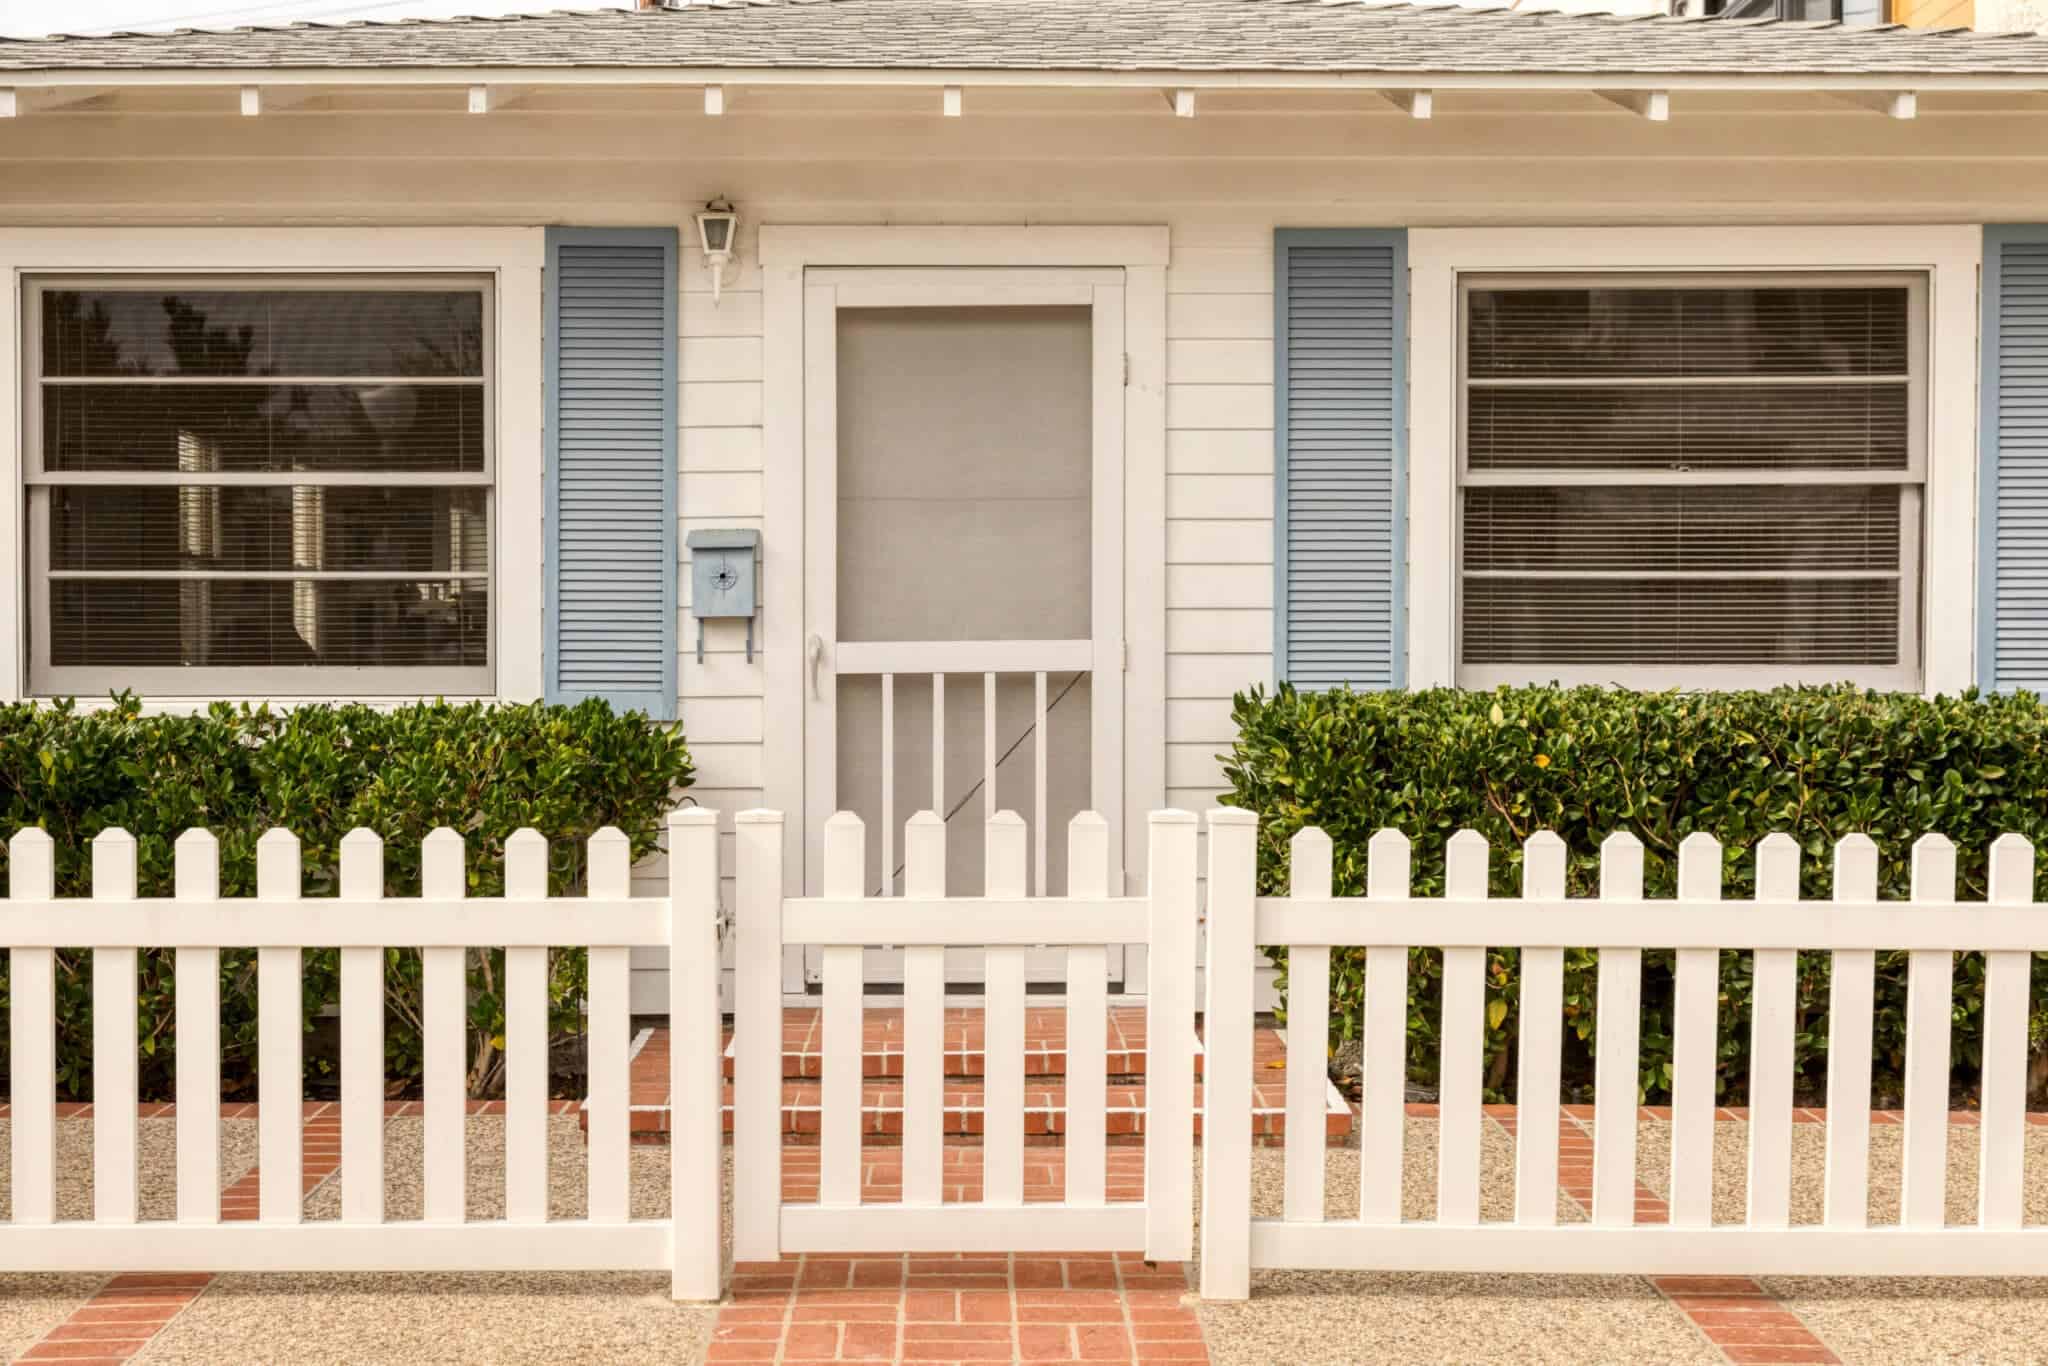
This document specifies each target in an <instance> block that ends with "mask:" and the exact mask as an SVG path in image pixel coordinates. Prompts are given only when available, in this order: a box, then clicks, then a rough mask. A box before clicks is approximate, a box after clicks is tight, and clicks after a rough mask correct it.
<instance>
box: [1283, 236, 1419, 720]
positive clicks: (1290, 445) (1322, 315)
mask: <svg viewBox="0 0 2048 1366" xmlns="http://www.w3.org/2000/svg"><path fill="white" fill-rule="evenodd" d="M1274 272H1275V279H1274V307H1275V317H1274V331H1273V335H1274V353H1275V354H1274V366H1275V373H1274V380H1275V385H1276V388H1275V395H1274V398H1275V413H1274V415H1275V421H1274V429H1275V430H1274V475H1275V480H1274V483H1275V491H1274V497H1275V505H1274V521H1275V525H1274V547H1273V559H1274V570H1275V585H1274V589H1275V596H1274V652H1275V660H1274V664H1275V668H1276V671H1277V673H1278V675H1279V677H1280V678H1281V679H1282V680H1283V681H1285V682H1289V683H1292V684H1294V685H1295V686H1296V687H1298V688H1302V689H1304V690H1316V689H1323V688H1332V687H1338V686H1341V685H1347V684H1348V685H1349V686H1351V687H1354V688H1398V687H1400V686H1402V684H1403V682H1404V681H1405V660H1404V638H1405V630H1406V623H1405V612H1404V606H1405V604H1404V601H1403V597H1404V592H1405V584H1404V581H1403V580H1404V573H1403V565H1404V561H1405V554H1404V540H1405V535H1404V523H1405V518H1406V506H1405V504H1406V499H1405V496H1404V490H1405V478H1406V463H1407V461H1406V451H1407V431H1408V423H1407V343H1408V251H1407V234H1406V233H1403V232H1401V231H1399V230H1389V229H1373V228H1346V229H1317V230H1308V229H1283V230H1281V231H1280V232H1279V233H1278V234H1277V235H1276V236H1275V239H1274Z"/></svg>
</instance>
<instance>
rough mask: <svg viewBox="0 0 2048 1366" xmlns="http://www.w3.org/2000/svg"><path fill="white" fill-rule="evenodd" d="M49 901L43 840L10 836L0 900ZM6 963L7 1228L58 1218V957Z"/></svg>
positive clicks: (20, 955) (28, 955)
mask: <svg viewBox="0 0 2048 1366" xmlns="http://www.w3.org/2000/svg"><path fill="white" fill-rule="evenodd" d="M56 894H57V859H56V849H55V846H54V845H53V844H52V842H51V840H50V837H49V835H47V834H46V833H44V832H43V831H41V830H33V829H31V830H21V831H17V832H16V834H15V836H14V838H13V839H12V840H10V841H9V842H8V845H7V895H8V896H9V897H10V898H11V899H13V900H15V901H49V900H51V899H53V898H54V897H55V896H56ZM9 959H10V962H9V968H10V970H11V972H10V980H9V983H8V987H9V991H10V995H9V998H8V1002H7V1005H8V1034H7V1038H8V1043H9V1044H10V1046H11V1052H12V1057H11V1058H10V1061H11V1062H12V1064H13V1072H14V1076H13V1090H12V1092H11V1094H10V1095H9V1096H8V1099H9V1100H10V1101H12V1102H13V1110H12V1112H11V1113H12V1115H13V1119H14V1123H13V1134H12V1138H13V1140H14V1143H13V1149H14V1222H15V1223H17V1224H48V1223H54V1222H55V1221H56V1218H57V955H56V951H55V950H54V949H15V950H14V951H13V952H12V953H11V954H9Z"/></svg>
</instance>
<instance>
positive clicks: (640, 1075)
mask: <svg viewBox="0 0 2048 1366" xmlns="http://www.w3.org/2000/svg"><path fill="white" fill-rule="evenodd" d="M1054 1013H1057V1012H1054ZM1139 1013H1140V1014H1142V1012H1139ZM882 1056H886V1055H882ZM894 1056H895V1058H896V1060H897V1065H898V1067H899V1068H900V1064H901V1057H902V1055H901V1053H900V1052H899V1053H897V1054H895V1055H894ZM1285 1056H1286V1044H1285V1041H1284V1040H1283V1039H1282V1038H1281V1036H1280V1034H1279V1033H1278V1031H1276V1030H1272V1029H1262V1030H1260V1031H1259V1032H1258V1034H1257V1036H1256V1038H1255V1040H1254V1046H1253V1058H1252V1067H1253V1074H1252V1093H1253V1114H1252V1133H1253V1135H1254V1137H1255V1138H1258V1139H1262V1140H1266V1141H1275V1140H1278V1139H1279V1138H1280V1137H1282V1136H1283V1135H1284V1134H1285V1133H1286V1130H1287V1114H1286V1105H1287V1099H1286V1072H1285V1070H1284V1068H1283V1067H1281V1066H1279V1065H1278V1064H1280V1063H1282V1061H1283V1060H1284V1058H1285ZM1113 1065H1114V1064H1113ZM668 1067H669V1052H668V1031H667V1030H666V1029H664V1028H653V1029H648V1030H643V1031H642V1032H641V1034H640V1036H639V1037H638V1038H637V1039H636V1040H635V1053H634V1057H633V1068H632V1107H633V1108H632V1115H631V1121H630V1122H631V1127H632V1130H633V1132H634V1133H635V1134H636V1135H638V1136H642V1137H653V1136H658V1135H662V1134H666V1133H667V1132H668V1129H669V1107H668ZM820 1093H821V1085H820V1082H819V1080H818V1079H817V1078H816V1077H814V1076H813V1077H805V1076H798V1077H785V1078H784V1079H783V1083H782V1132H783V1133H784V1134H785V1135H787V1136H790V1137H792V1138H794V1139H796V1141H799V1142H801V1141H804V1140H805V1139H806V1138H815V1136H816V1134H817V1133H818V1128H819V1118H820V1109H819V1106H820ZM984 1095H985V1084H984V1082H983V1080H982V1078H981V1077H980V1076H979V1075H967V1076H956V1077H950V1078H948V1079H947V1081H946V1083H945V1094H944V1100H943V1102H942V1103H943V1106H944V1112H945V1120H944V1132H945V1134H946V1135H947V1136H948V1137H950V1138H964V1139H970V1140H971V1139H975V1138H978V1137H979V1136H980V1135H981V1134H982V1132H983V1130H984V1126H985V1120H986V1114H985V1111H986V1106H985V1103H984ZM1195 1097H1196V1098H1195V1104H1196V1108H1197V1113H1196V1117H1195V1132H1196V1133H1198V1134H1199V1133H1200V1132H1201V1124H1202V1120H1201V1115H1200V1106H1201V1087H1200V1086H1199V1085H1197V1087H1196V1091H1195ZM1323 1120H1324V1132H1325V1134H1326V1135H1327V1136H1328V1138H1329V1139H1330V1140H1331V1141H1333V1142H1340V1141H1342V1140H1343V1139H1344V1138H1345V1137H1346V1136H1348V1135H1349V1134H1350V1133H1351V1130H1352V1124H1353V1116H1352V1110H1351V1107H1350V1105H1349V1104H1348V1103H1346V1101H1345V1100H1344V1098H1343V1096H1342V1095H1340V1094H1339V1093H1338V1091H1337V1090H1336V1088H1335V1087H1332V1086H1329V1085H1328V1084H1327V1083H1325V1086H1324V1115H1323ZM1066 1125H1067V1093H1066V1079H1065V1077H1064V1076H1061V1075H1058V1074H1053V1075H1041V1076H1033V1077H1028V1078H1027V1080H1026V1081H1025V1084H1024V1132H1025V1134H1026V1135H1027V1137H1035V1138H1040V1139H1043V1140H1046V1141H1049V1142H1058V1141H1059V1140H1060V1138H1061V1136H1062V1135H1064V1134H1065V1133H1066ZM724 1128H725V1130H726V1132H727V1133H730V1132H731V1131H732V1085H731V1083H730V1082H728V1083H727V1084H726V1087H725V1101H724ZM1104 1129H1105V1132H1106V1133H1107V1134H1108V1135H1110V1136H1112V1137H1113V1138H1135V1137H1138V1136H1141V1135H1142V1134H1143V1133H1144V1132H1145V1081H1144V1077H1143V1074H1142V1073H1139V1074H1135V1075H1133V1074H1129V1073H1125V1074H1122V1075H1121V1076H1119V1077H1116V1078H1115V1079H1113V1080H1112V1081H1111V1082H1110V1083H1109V1085H1108V1087H1107V1090H1106V1094H1105V1097H1104ZM861 1132H862V1133H863V1134H865V1135H870V1136H875V1137H880V1138H883V1139H889V1138H898V1137H900V1136H901V1135H902V1133H903V1082H902V1079H901V1077H900V1076H880V1077H875V1076H869V1077H866V1078H864V1079H863V1081H862V1085H861Z"/></svg>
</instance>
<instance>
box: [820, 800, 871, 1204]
mask: <svg viewBox="0 0 2048 1366" xmlns="http://www.w3.org/2000/svg"><path fill="white" fill-rule="evenodd" d="M824 867H825V878H824V890H825V895H826V896H831V897H846V898H849V899H857V898H859V897H860V895H861V889H862V887H863V885H864V884H865V883H866V881H867V879H866V876H865V873H866V869H867V830H866V827H865V826H863V825H862V824H861V819H860V817H859V816H856V815H854V814H853V813H852V812H851V811H841V812H838V813H836V814H835V815H833V816H832V818H831V819H829V820H827V821H826V822H825V829H824ZM861 954H862V949H861V947H860V946H859V945H858V944H830V945H827V946H826V947H825V950H824V953H823V958H822V969H823V975H824V985H825V993H824V1003H823V1015H822V1018H821V1020H820V1024H821V1026H822V1028H821V1030H820V1033H821V1035H822V1037H823V1040H824V1074H823V1076H822V1077H821V1078H820V1080H819V1086H818V1143H819V1153H818V1203H820V1204H823V1205H838V1206H850V1205H858V1204H859V1203H860V1137H861V1113H860V1101H861V1045H862V1038H861V1014H860V997H861Z"/></svg>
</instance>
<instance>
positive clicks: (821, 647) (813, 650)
mask: <svg viewBox="0 0 2048 1366" xmlns="http://www.w3.org/2000/svg"><path fill="white" fill-rule="evenodd" d="M804 651H805V653H806V654H807V655H809V657H810V661H811V696H812V697H813V698H814V699H818V700H821V701H822V700H823V698H824V696H825V695H824V694H823V693H821V692H819V691H818V666H819V665H820V664H823V663H824V662H825V642H824V640H823V639H822V638H820V637H819V636H818V635H817V634H816V633H815V632H813V633H812V635H811V638H810V640H809V641H807V642H805V645H804Z"/></svg>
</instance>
